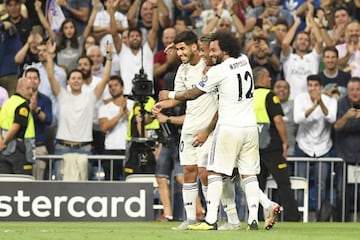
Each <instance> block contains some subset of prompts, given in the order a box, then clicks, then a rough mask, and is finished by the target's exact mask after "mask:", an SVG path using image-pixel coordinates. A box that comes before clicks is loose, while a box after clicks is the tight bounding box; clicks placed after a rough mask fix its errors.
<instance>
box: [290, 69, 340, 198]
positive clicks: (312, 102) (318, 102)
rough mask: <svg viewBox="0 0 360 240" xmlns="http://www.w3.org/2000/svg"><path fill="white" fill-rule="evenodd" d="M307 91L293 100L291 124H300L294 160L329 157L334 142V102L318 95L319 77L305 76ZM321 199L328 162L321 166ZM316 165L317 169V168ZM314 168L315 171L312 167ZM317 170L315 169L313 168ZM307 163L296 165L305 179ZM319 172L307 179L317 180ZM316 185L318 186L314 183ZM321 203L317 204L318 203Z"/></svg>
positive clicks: (335, 105)
mask: <svg viewBox="0 0 360 240" xmlns="http://www.w3.org/2000/svg"><path fill="white" fill-rule="evenodd" d="M307 86H308V92H305V93H301V94H299V95H298V96H297V97H296V98H295V99H294V122H295V123H297V124H298V125H299V128H298V132H297V135H296V146H295V156H297V157H330V156H331V155H330V154H331V149H332V146H333V142H332V139H331V129H332V124H333V123H334V122H335V120H336V111H337V101H336V99H335V98H331V97H329V96H327V95H325V94H322V93H321V90H322V85H321V79H320V77H319V75H310V76H308V77H307ZM321 166H322V169H321V171H322V175H321V176H322V179H321V186H322V190H323V192H322V194H321V195H322V199H324V198H325V197H326V192H325V190H326V189H328V188H327V187H325V185H326V181H327V179H328V178H329V176H330V175H329V174H330V168H329V163H322V165H321ZM318 167H319V166H318V164H316V168H318ZM311 169H314V168H311ZM316 170H318V169H316ZM306 172H307V171H306V163H299V164H298V175H299V176H301V177H307V176H306ZM317 173H318V172H314V173H313V172H311V171H310V180H311V178H315V183H316V182H317V181H318V180H317V177H315V176H314V175H313V174H316V175H317ZM315 186H317V184H315ZM318 204H320V203H318Z"/></svg>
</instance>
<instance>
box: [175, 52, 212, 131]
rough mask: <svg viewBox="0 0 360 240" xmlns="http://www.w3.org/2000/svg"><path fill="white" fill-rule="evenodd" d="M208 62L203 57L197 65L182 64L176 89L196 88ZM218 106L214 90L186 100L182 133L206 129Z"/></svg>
mask: <svg viewBox="0 0 360 240" xmlns="http://www.w3.org/2000/svg"><path fill="white" fill-rule="evenodd" d="M205 67H206V63H205V61H204V60H203V59H201V60H200V61H199V62H198V63H197V64H196V65H194V66H192V65H190V64H189V63H187V64H181V65H180V67H179V68H178V71H177V73H176V77H175V87H174V89H175V91H183V90H187V89H191V88H194V87H195V86H196V83H198V82H200V81H201V78H202V77H203V70H204V68H205ZM217 108H218V104H217V96H216V94H215V93H213V92H209V93H207V94H203V95H202V96H200V97H199V98H197V99H195V100H191V101H187V102H186V112H185V114H186V115H185V120H184V124H183V126H182V130H181V132H182V133H187V134H193V133H196V132H198V131H199V130H201V129H205V128H206V127H207V126H208V125H209V124H210V122H211V120H212V118H213V116H214V114H215V113H216V111H217Z"/></svg>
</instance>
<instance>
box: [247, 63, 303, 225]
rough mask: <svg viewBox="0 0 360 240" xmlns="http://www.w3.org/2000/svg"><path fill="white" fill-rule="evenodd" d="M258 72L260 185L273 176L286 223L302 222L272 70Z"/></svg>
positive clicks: (256, 100) (255, 78)
mask: <svg viewBox="0 0 360 240" xmlns="http://www.w3.org/2000/svg"><path fill="white" fill-rule="evenodd" d="M253 72H254V82H255V92H254V111H255V115H256V121H257V124H258V128H259V148H260V166H261V172H260V175H259V176H258V179H259V185H260V188H261V189H262V190H264V189H265V186H266V180H267V177H268V176H269V174H270V173H271V175H272V176H273V178H274V179H275V181H276V183H277V185H278V186H279V195H280V200H281V204H282V206H283V207H284V209H285V211H284V212H285V215H284V219H285V220H286V221H298V220H299V212H298V208H297V204H296V200H295V196H294V193H293V191H292V190H291V185H290V180H289V171H288V168H287V161H286V157H287V147H288V140H287V134H286V127H285V123H284V120H283V115H284V114H283V111H282V109H281V105H280V100H279V98H278V97H277V96H276V95H275V94H274V93H273V92H272V91H271V90H270V86H271V83H270V81H271V78H270V74H269V71H268V70H266V69H265V68H263V67H256V68H254V70H253Z"/></svg>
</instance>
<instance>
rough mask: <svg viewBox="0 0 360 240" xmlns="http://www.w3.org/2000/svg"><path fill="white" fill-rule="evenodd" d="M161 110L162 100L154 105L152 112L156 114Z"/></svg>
mask: <svg viewBox="0 0 360 240" xmlns="http://www.w3.org/2000/svg"><path fill="white" fill-rule="evenodd" d="M161 110H162V105H161V103H160V102H158V103H156V104H154V106H153V107H152V113H153V114H155V115H157V114H159V113H160V112H161Z"/></svg>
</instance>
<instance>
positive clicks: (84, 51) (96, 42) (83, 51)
mask: <svg viewBox="0 0 360 240" xmlns="http://www.w3.org/2000/svg"><path fill="white" fill-rule="evenodd" d="M89 37H92V38H94V39H95V45H99V42H98V40H97V39H96V37H95V35H94V34H89V35H88V36H87V37H86V38H85V39H84V42H83V46H82V55H86V50H87V49H85V45H86V40H87V39H88V38H89Z"/></svg>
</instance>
